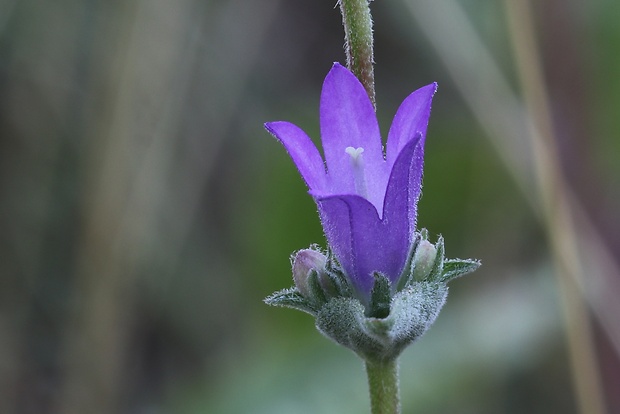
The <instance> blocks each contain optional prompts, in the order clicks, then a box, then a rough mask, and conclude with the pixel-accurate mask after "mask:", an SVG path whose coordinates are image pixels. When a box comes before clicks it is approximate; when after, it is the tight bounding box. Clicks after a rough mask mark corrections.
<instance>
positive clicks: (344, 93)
mask: <svg viewBox="0 0 620 414" xmlns="http://www.w3.org/2000/svg"><path fill="white" fill-rule="evenodd" d="M320 112H321V139H322V143H323V151H324V153H325V161H326V163H327V172H328V175H329V176H330V177H332V181H333V182H332V184H333V193H334V194H355V184H354V176H353V172H352V168H351V165H350V160H349V155H348V154H347V153H345V149H346V148H347V147H353V148H359V147H361V148H363V149H364V153H363V157H364V165H365V170H366V177H367V198H368V199H369V200H370V201H371V202H372V203H373V204H374V205H375V206H377V207H378V208H379V211H381V205H382V200H383V197H384V196H385V193H384V192H385V185H386V182H387V170H386V168H385V160H384V157H383V150H382V148H381V133H380V131H379V125H378V123H377V116H376V115H375V111H374V108H373V106H372V103H371V102H370V98H369V97H368V94H367V93H366V90H365V89H364V87H363V86H362V84H361V83H360V82H359V80H358V79H357V78H356V77H355V75H353V74H352V73H351V72H350V71H349V70H348V69H346V68H345V67H343V66H342V65H340V64H338V63H335V64H334V66H333V67H332V69H331V70H330V72H329V73H328V74H327V76H326V77H325V82H324V83H323V90H322V92H321V110H320Z"/></svg>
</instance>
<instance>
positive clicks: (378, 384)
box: [366, 359, 400, 414]
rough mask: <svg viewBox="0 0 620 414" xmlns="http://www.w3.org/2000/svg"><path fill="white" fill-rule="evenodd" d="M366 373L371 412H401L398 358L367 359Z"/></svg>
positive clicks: (394, 413)
mask: <svg viewBox="0 0 620 414" xmlns="http://www.w3.org/2000/svg"><path fill="white" fill-rule="evenodd" d="M366 373H367V374H368V387H369V389H370V411H371V413H372V414H399V413H400V398H399V396H398V362H397V360H396V359H393V360H389V361H366Z"/></svg>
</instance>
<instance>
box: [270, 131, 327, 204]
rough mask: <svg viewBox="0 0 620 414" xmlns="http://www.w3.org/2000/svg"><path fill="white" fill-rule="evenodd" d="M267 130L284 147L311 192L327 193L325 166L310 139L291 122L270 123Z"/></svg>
mask: <svg viewBox="0 0 620 414" xmlns="http://www.w3.org/2000/svg"><path fill="white" fill-rule="evenodd" d="M265 129H267V131H269V132H270V133H271V134H272V135H273V136H274V137H276V139H277V140H278V141H280V142H281V143H282V145H284V148H286V151H287V152H288V153H289V155H290V156H291V158H292V159H293V162H294V163H295V165H296V166H297V169H298V170H299V173H300V174H301V176H302V177H303V179H304V181H305V182H306V184H307V185H308V187H309V188H310V190H311V191H313V192H316V193H321V192H324V191H326V187H327V176H326V174H325V165H324V164H323V159H322V158H321V154H319V151H318V150H317V148H316V146H315V145H314V143H313V142H312V140H311V139H310V137H308V135H307V134H306V133H305V132H304V131H303V130H301V129H300V128H299V127H297V126H296V125H294V124H291V123H290V122H283V121H279V122H268V123H266V124H265Z"/></svg>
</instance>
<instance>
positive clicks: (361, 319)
mask: <svg viewBox="0 0 620 414" xmlns="http://www.w3.org/2000/svg"><path fill="white" fill-rule="evenodd" d="M447 294H448V288H447V286H446V285H445V284H443V283H429V282H416V283H412V284H411V285H410V286H408V287H407V288H406V289H404V290H402V291H400V292H398V293H396V294H395V295H394V297H393V299H392V302H391V310H390V314H389V315H387V316H386V317H385V318H373V317H368V316H366V315H365V313H364V306H363V305H362V304H361V303H360V302H359V301H358V300H357V299H354V298H334V299H331V300H330V301H329V302H327V304H325V306H323V307H322V308H321V309H320V310H319V312H318V313H317V316H316V327H317V329H318V330H319V331H320V332H321V333H323V334H324V335H325V336H327V337H328V338H330V339H332V340H334V341H335V342H337V343H339V344H341V345H343V346H345V347H347V348H349V349H351V350H353V351H355V352H356V353H357V354H358V355H359V356H361V357H362V358H364V359H365V360H367V361H373V360H374V361H377V360H390V359H394V358H396V357H397V356H398V355H399V354H400V353H401V352H402V350H403V349H404V348H405V347H406V346H407V345H409V344H410V343H411V342H413V341H414V340H416V339H417V338H419V337H420V336H422V335H423V334H424V333H425V332H426V331H427V330H428V329H429V327H430V326H431V324H432V323H433V322H434V321H435V319H436V318H437V315H438V314H439V311H440V309H441V308H442V306H443V305H444V303H445V301H446V296H447Z"/></svg>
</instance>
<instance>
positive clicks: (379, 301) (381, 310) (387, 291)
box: [366, 272, 392, 319]
mask: <svg viewBox="0 0 620 414" xmlns="http://www.w3.org/2000/svg"><path fill="white" fill-rule="evenodd" d="M373 276H374V278H375V284H374V285H373V287H372V291H371V292H370V303H369V304H368V310H367V312H366V316H369V317H373V318H379V319H383V318H385V317H386V316H388V315H389V314H390V302H391V301H392V284H391V283H390V280H389V279H388V278H387V277H385V275H383V274H382V273H378V272H375V273H373Z"/></svg>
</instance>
